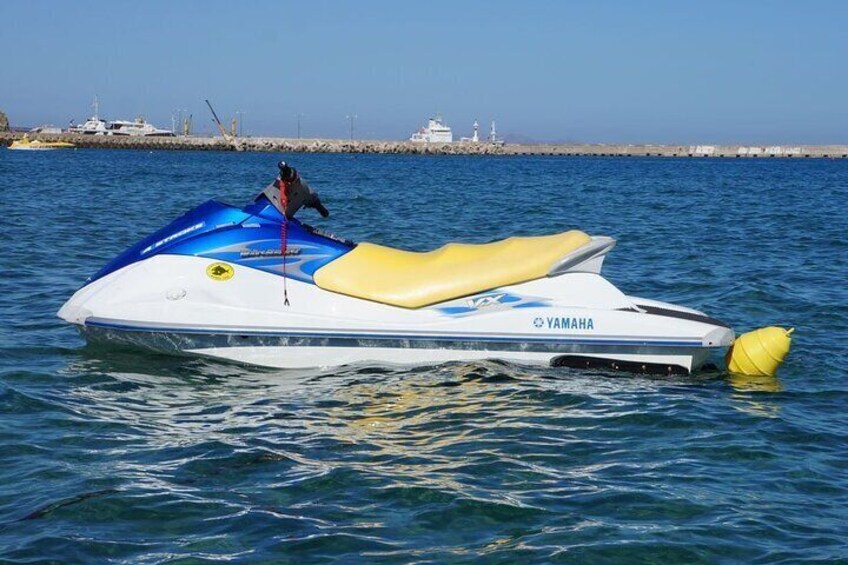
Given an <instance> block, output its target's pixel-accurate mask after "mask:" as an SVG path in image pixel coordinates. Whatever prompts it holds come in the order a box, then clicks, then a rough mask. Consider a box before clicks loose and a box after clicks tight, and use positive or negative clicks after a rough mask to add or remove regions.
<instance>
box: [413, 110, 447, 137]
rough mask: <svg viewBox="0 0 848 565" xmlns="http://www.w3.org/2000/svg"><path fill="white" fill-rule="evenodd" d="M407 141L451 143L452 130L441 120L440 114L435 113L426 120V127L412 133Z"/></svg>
mask: <svg viewBox="0 0 848 565" xmlns="http://www.w3.org/2000/svg"><path fill="white" fill-rule="evenodd" d="M409 141H415V142H417V143H452V142H453V132H452V131H451V128H450V127H449V126H448V125H447V124H445V123H444V122H443V121H442V116H441V115H437V116H436V117H435V118H430V119H429V120H428V121H427V127H423V128H421V129H419V130H418V131H416V132H415V133H413V134H412V137H410V138H409Z"/></svg>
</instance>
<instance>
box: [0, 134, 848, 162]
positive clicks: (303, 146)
mask: <svg viewBox="0 0 848 565" xmlns="http://www.w3.org/2000/svg"><path fill="white" fill-rule="evenodd" d="M22 136H23V134H22V133H16V132H0V146H7V145H9V144H10V143H11V142H12V141H13V140H15V139H20V138H21V137H22ZM30 137H31V138H32V139H36V138H37V139H42V140H44V141H67V142H70V143H73V144H75V145H76V146H77V147H98V148H113V149H147V150H154V149H156V150H160V149H161V150H207V151H235V150H239V151H267V152H276V153H281V152H282V153H377V154H409V155H412V154H420V155H556V156H592V157H691V158H748V159H750V158H795V159H799V158H800V159H804V158H831V159H846V158H848V145H791V146H790V145H760V146H755V145H621V144H610V145H607V144H596V143H595V144H592V143H586V144H583V143H556V144H553V143H551V144H548V143H540V144H493V143H486V142H480V143H474V142H455V143H415V142H411V141H376V140H349V139H293V138H282V137H239V138H237V139H238V143H237V144H234V143H233V142H232V140H228V139H224V138H222V137H192V136H177V137H133V136H109V135H82V134H70V133H62V134H37V135H31V136H30Z"/></svg>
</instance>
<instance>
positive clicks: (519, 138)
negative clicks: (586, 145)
mask: <svg viewBox="0 0 848 565" xmlns="http://www.w3.org/2000/svg"><path fill="white" fill-rule="evenodd" d="M504 141H506V142H507V143H513V144H516V145H539V144H543V143H550V144H552V145H558V144H559V145H575V144H580V143H582V142H580V141H576V140H574V139H536V138H535V137H530V136H529V135H524V134H522V133H508V134H506V135H505V136H504Z"/></svg>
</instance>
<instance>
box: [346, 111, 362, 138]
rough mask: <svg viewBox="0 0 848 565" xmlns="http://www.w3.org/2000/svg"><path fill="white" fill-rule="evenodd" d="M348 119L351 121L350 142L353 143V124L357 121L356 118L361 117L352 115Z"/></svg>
mask: <svg viewBox="0 0 848 565" xmlns="http://www.w3.org/2000/svg"><path fill="white" fill-rule="evenodd" d="M346 117H347V119H348V120H350V140H351V141H353V122H354V121H356V118H358V117H359V116H357V115H356V114H351V115H349V116H346Z"/></svg>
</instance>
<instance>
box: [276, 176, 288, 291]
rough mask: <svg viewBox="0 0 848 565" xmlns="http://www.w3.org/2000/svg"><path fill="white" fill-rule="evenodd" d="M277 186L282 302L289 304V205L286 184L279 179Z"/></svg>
mask: <svg viewBox="0 0 848 565" xmlns="http://www.w3.org/2000/svg"><path fill="white" fill-rule="evenodd" d="M277 186H279V187H280V206H281V207H282V209H283V222H282V223H281V224H280V253H281V254H282V256H283V304H285V305H286V306H288V305H289V288H288V280H289V277H288V275H287V274H286V252H287V251H288V247H289V218H288V216H287V215H286V210H287V209H288V207H289V197H288V193H287V192H288V184H287V183H286V181H284V180H282V179H280V180H278V181H277Z"/></svg>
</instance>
